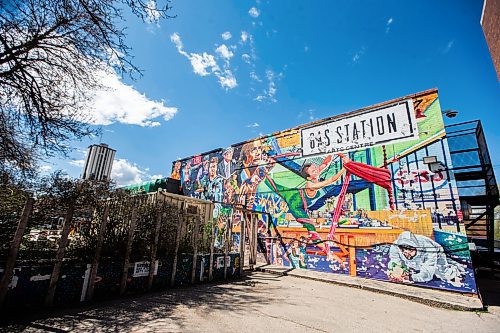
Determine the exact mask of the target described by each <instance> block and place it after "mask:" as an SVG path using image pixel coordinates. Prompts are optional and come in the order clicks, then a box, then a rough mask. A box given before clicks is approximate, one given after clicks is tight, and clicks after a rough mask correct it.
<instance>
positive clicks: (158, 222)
mask: <svg viewBox="0 0 500 333" xmlns="http://www.w3.org/2000/svg"><path fill="white" fill-rule="evenodd" d="M162 214H163V210H162V206H159V207H158V212H157V213H156V226H155V234H154V240H153V246H151V259H150V261H149V274H148V285H147V290H151V287H152V286H153V277H154V273H155V264H156V252H157V250H158V238H159V236H160V227H161V218H162Z"/></svg>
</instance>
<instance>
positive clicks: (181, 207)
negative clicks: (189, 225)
mask: <svg viewBox="0 0 500 333" xmlns="http://www.w3.org/2000/svg"><path fill="white" fill-rule="evenodd" d="M184 204H185V203H184V202H182V201H181V202H179V204H178V205H177V207H179V215H178V216H179V221H178V223H177V235H176V236H175V251H174V260H173V263H172V277H171V279H170V287H173V286H174V284H175V275H176V274H177V259H178V252H179V244H180V242H181V231H182V225H183V223H184V214H183V212H184Z"/></svg>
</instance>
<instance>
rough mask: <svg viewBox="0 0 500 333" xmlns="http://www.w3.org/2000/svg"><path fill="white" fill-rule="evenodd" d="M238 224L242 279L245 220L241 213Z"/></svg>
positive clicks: (241, 275) (241, 273)
mask: <svg viewBox="0 0 500 333" xmlns="http://www.w3.org/2000/svg"><path fill="white" fill-rule="evenodd" d="M241 215H242V217H243V218H242V219H241V222H240V277H243V266H244V265H245V231H246V230H245V222H246V220H247V217H246V214H245V213H243V214H241Z"/></svg>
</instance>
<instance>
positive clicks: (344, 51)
mask: <svg viewBox="0 0 500 333" xmlns="http://www.w3.org/2000/svg"><path fill="white" fill-rule="evenodd" d="M171 5H172V6H173V10H172V11H171V14H173V15H177V17H176V18H174V19H170V20H163V21H160V22H155V21H154V18H152V20H151V22H150V23H147V24H145V23H142V22H140V21H139V20H138V19H137V18H135V17H134V16H133V15H132V14H127V15H126V16H127V18H128V20H127V22H126V23H125V26H126V27H127V33H128V39H127V42H128V44H129V45H130V47H132V49H133V50H132V53H133V54H134V56H135V59H134V63H135V64H136V65H137V66H138V67H140V68H142V69H143V70H144V75H143V76H142V77H140V78H138V79H137V80H136V81H132V80H130V79H129V78H128V77H125V78H122V79H120V80H118V79H117V77H114V76H110V77H107V78H104V82H106V83H109V85H110V86H112V87H114V88H115V89H116V90H115V92H111V91H110V92H106V93H101V94H100V95H99V94H98V96H97V98H96V101H95V106H96V110H95V111H94V113H95V118H96V124H101V125H103V127H102V129H103V135H102V137H101V138H93V139H92V140H86V141H84V142H75V143H74V146H75V147H77V148H76V149H75V152H74V153H73V154H72V156H71V159H69V160H68V159H53V160H50V161H47V162H46V163H42V165H41V169H42V170H43V171H45V172H49V171H51V170H54V169H65V170H66V171H67V172H68V173H69V174H70V175H72V176H75V177H78V176H79V175H80V173H81V165H82V164H83V159H84V152H85V149H86V147H87V146H88V145H89V144H92V143H99V142H103V143H107V144H109V145H110V146H111V147H112V148H114V149H116V150H117V154H116V158H117V160H116V161H115V165H114V171H113V173H114V177H115V179H116V180H117V182H118V184H129V183H134V182H140V181H145V180H149V179H150V178H152V177H153V178H154V177H157V176H160V175H162V176H167V175H169V174H170V168H171V162H172V161H173V160H175V159H177V158H182V157H186V156H190V155H194V154H198V153H201V152H204V151H208V150H211V149H214V148H219V147H225V146H228V145H230V144H233V143H236V142H240V141H243V140H247V139H250V138H253V137H257V136H258V135H260V134H261V133H262V134H269V133H271V132H273V131H279V130H284V129H286V128H289V127H292V126H296V125H299V124H303V123H306V122H309V121H311V120H315V119H321V118H325V117H329V116H332V115H336V114H340V113H344V112H348V111H352V110H355V109H358V108H361V107H365V106H369V105H372V104H375V103H379V102H384V101H387V100H390V99H393V98H397V97H401V96H404V95H407V94H412V93H416V92H419V91H423V90H426V89H430V88H434V87H437V88H438V89H439V97H440V103H441V107H442V109H443V110H445V109H456V110H458V111H459V115H458V116H457V117H456V118H454V119H453V120H449V119H445V123H448V124H450V123H456V122H461V121H467V120H473V119H481V120H482V121H483V126H484V128H485V133H486V139H487V142H488V143H489V147H490V154H491V155H492V160H493V164H494V165H495V167H496V170H497V171H498V170H500V168H499V166H500V158H499V157H498V156H500V147H499V145H498V142H500V141H499V139H500V134H499V132H498V128H499V125H498V109H499V105H500V94H499V88H500V86H499V82H498V80H497V76H496V73H495V70H494V67H493V62H492V60H491V57H490V55H489V53H488V48H487V44H486V42H485V39H484V35H483V32H482V29H481V26H480V22H479V21H480V17H481V10H482V1H468V0H464V1H456V0H453V1H451V0H450V1H438V2H436V1H411V2H410V1H383V2H380V1H377V2H375V1H335V2H333V1H332V2H330V1H311V2H307V3H306V2H303V1H302V2H298V1H273V2H271V1H216V2H208V1H201V0H200V1H180V0H173V1H172V3H171ZM167 119H168V120H167Z"/></svg>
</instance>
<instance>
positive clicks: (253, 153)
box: [249, 141, 262, 164]
mask: <svg viewBox="0 0 500 333" xmlns="http://www.w3.org/2000/svg"><path fill="white" fill-rule="evenodd" d="M249 155H250V156H249V159H250V163H251V164H256V163H257V162H259V161H260V160H261V159H262V146H261V145H260V142H258V141H254V142H253V147H252V149H251V150H250V154H249Z"/></svg>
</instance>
